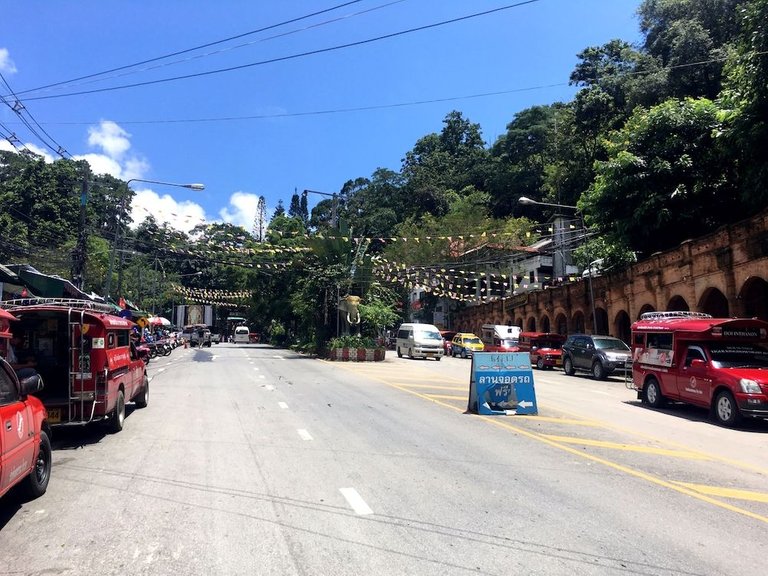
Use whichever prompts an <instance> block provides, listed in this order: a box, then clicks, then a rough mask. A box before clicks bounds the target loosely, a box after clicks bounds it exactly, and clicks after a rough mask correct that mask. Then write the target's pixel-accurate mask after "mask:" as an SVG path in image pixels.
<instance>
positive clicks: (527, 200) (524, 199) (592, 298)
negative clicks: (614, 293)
mask: <svg viewBox="0 0 768 576" xmlns="http://www.w3.org/2000/svg"><path fill="white" fill-rule="evenodd" d="M518 202H519V203H520V204H523V205H524V206H551V207H552V208H564V209H566V210H573V211H574V213H575V214H578V215H579V218H580V219H581V229H582V230H583V231H584V241H585V242H586V238H587V226H586V224H584V213H583V212H582V211H581V210H580V209H579V207H578V206H570V205H568V204H555V203H554V202H539V201H538V200H533V199H532V198H527V197H526V196H520V199H519V200H518ZM587 260H590V257H589V255H587ZM587 284H588V285H589V303H590V306H591V308H592V330H593V331H594V333H595V334H596V333H597V312H596V311H595V293H594V291H593V290H592V264H591V262H590V263H589V264H588V275H587Z"/></svg>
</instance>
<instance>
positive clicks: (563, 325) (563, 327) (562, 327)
mask: <svg viewBox="0 0 768 576" xmlns="http://www.w3.org/2000/svg"><path fill="white" fill-rule="evenodd" d="M555 330H557V333H558V334H561V335H563V336H566V335H567V334H568V318H566V317H565V314H558V315H557V317H556V318H555Z"/></svg>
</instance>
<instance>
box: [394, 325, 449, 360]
mask: <svg viewBox="0 0 768 576" xmlns="http://www.w3.org/2000/svg"><path fill="white" fill-rule="evenodd" d="M395 346H396V349H397V357H398V358H402V357H403V355H404V354H405V355H406V356H409V357H411V358H434V359H435V360H437V361H438V362H439V361H440V358H442V357H443V353H444V352H443V337H442V336H440V330H438V329H437V327H436V326H433V325H432V324H418V323H408V324H401V325H400V328H398V330H397V342H396V344H395Z"/></svg>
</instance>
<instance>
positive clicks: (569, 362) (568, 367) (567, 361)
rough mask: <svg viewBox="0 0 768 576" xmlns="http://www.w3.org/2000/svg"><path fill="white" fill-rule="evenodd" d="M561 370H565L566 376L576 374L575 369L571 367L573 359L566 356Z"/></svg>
mask: <svg viewBox="0 0 768 576" xmlns="http://www.w3.org/2000/svg"><path fill="white" fill-rule="evenodd" d="M563 372H565V373H566V374H567V375H568V376H573V375H574V374H576V370H574V368H573V361H572V360H571V359H570V358H569V357H567V356H566V358H565V359H564V360H563Z"/></svg>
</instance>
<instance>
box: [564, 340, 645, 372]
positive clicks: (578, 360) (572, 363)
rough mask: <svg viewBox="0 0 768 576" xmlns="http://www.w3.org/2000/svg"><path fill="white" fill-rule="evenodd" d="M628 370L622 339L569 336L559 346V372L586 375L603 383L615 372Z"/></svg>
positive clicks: (628, 359) (629, 358)
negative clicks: (585, 373) (561, 351)
mask: <svg viewBox="0 0 768 576" xmlns="http://www.w3.org/2000/svg"><path fill="white" fill-rule="evenodd" d="M617 370H621V371H625V370H626V371H629V372H630V373H631V370H632V355H631V352H630V349H629V346H627V345H626V344H625V343H624V341H623V340H619V339H618V338H614V337H613V336H599V335H597V334H595V335H589V334H571V335H570V336H568V339H567V340H566V341H565V344H563V372H565V373H566V374H567V375H568V376H573V375H574V374H575V373H576V371H581V372H589V373H591V374H592V377H593V378H594V379H595V380H604V379H605V378H607V377H608V376H610V375H611V374H613V373H614V372H615V371H617Z"/></svg>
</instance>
